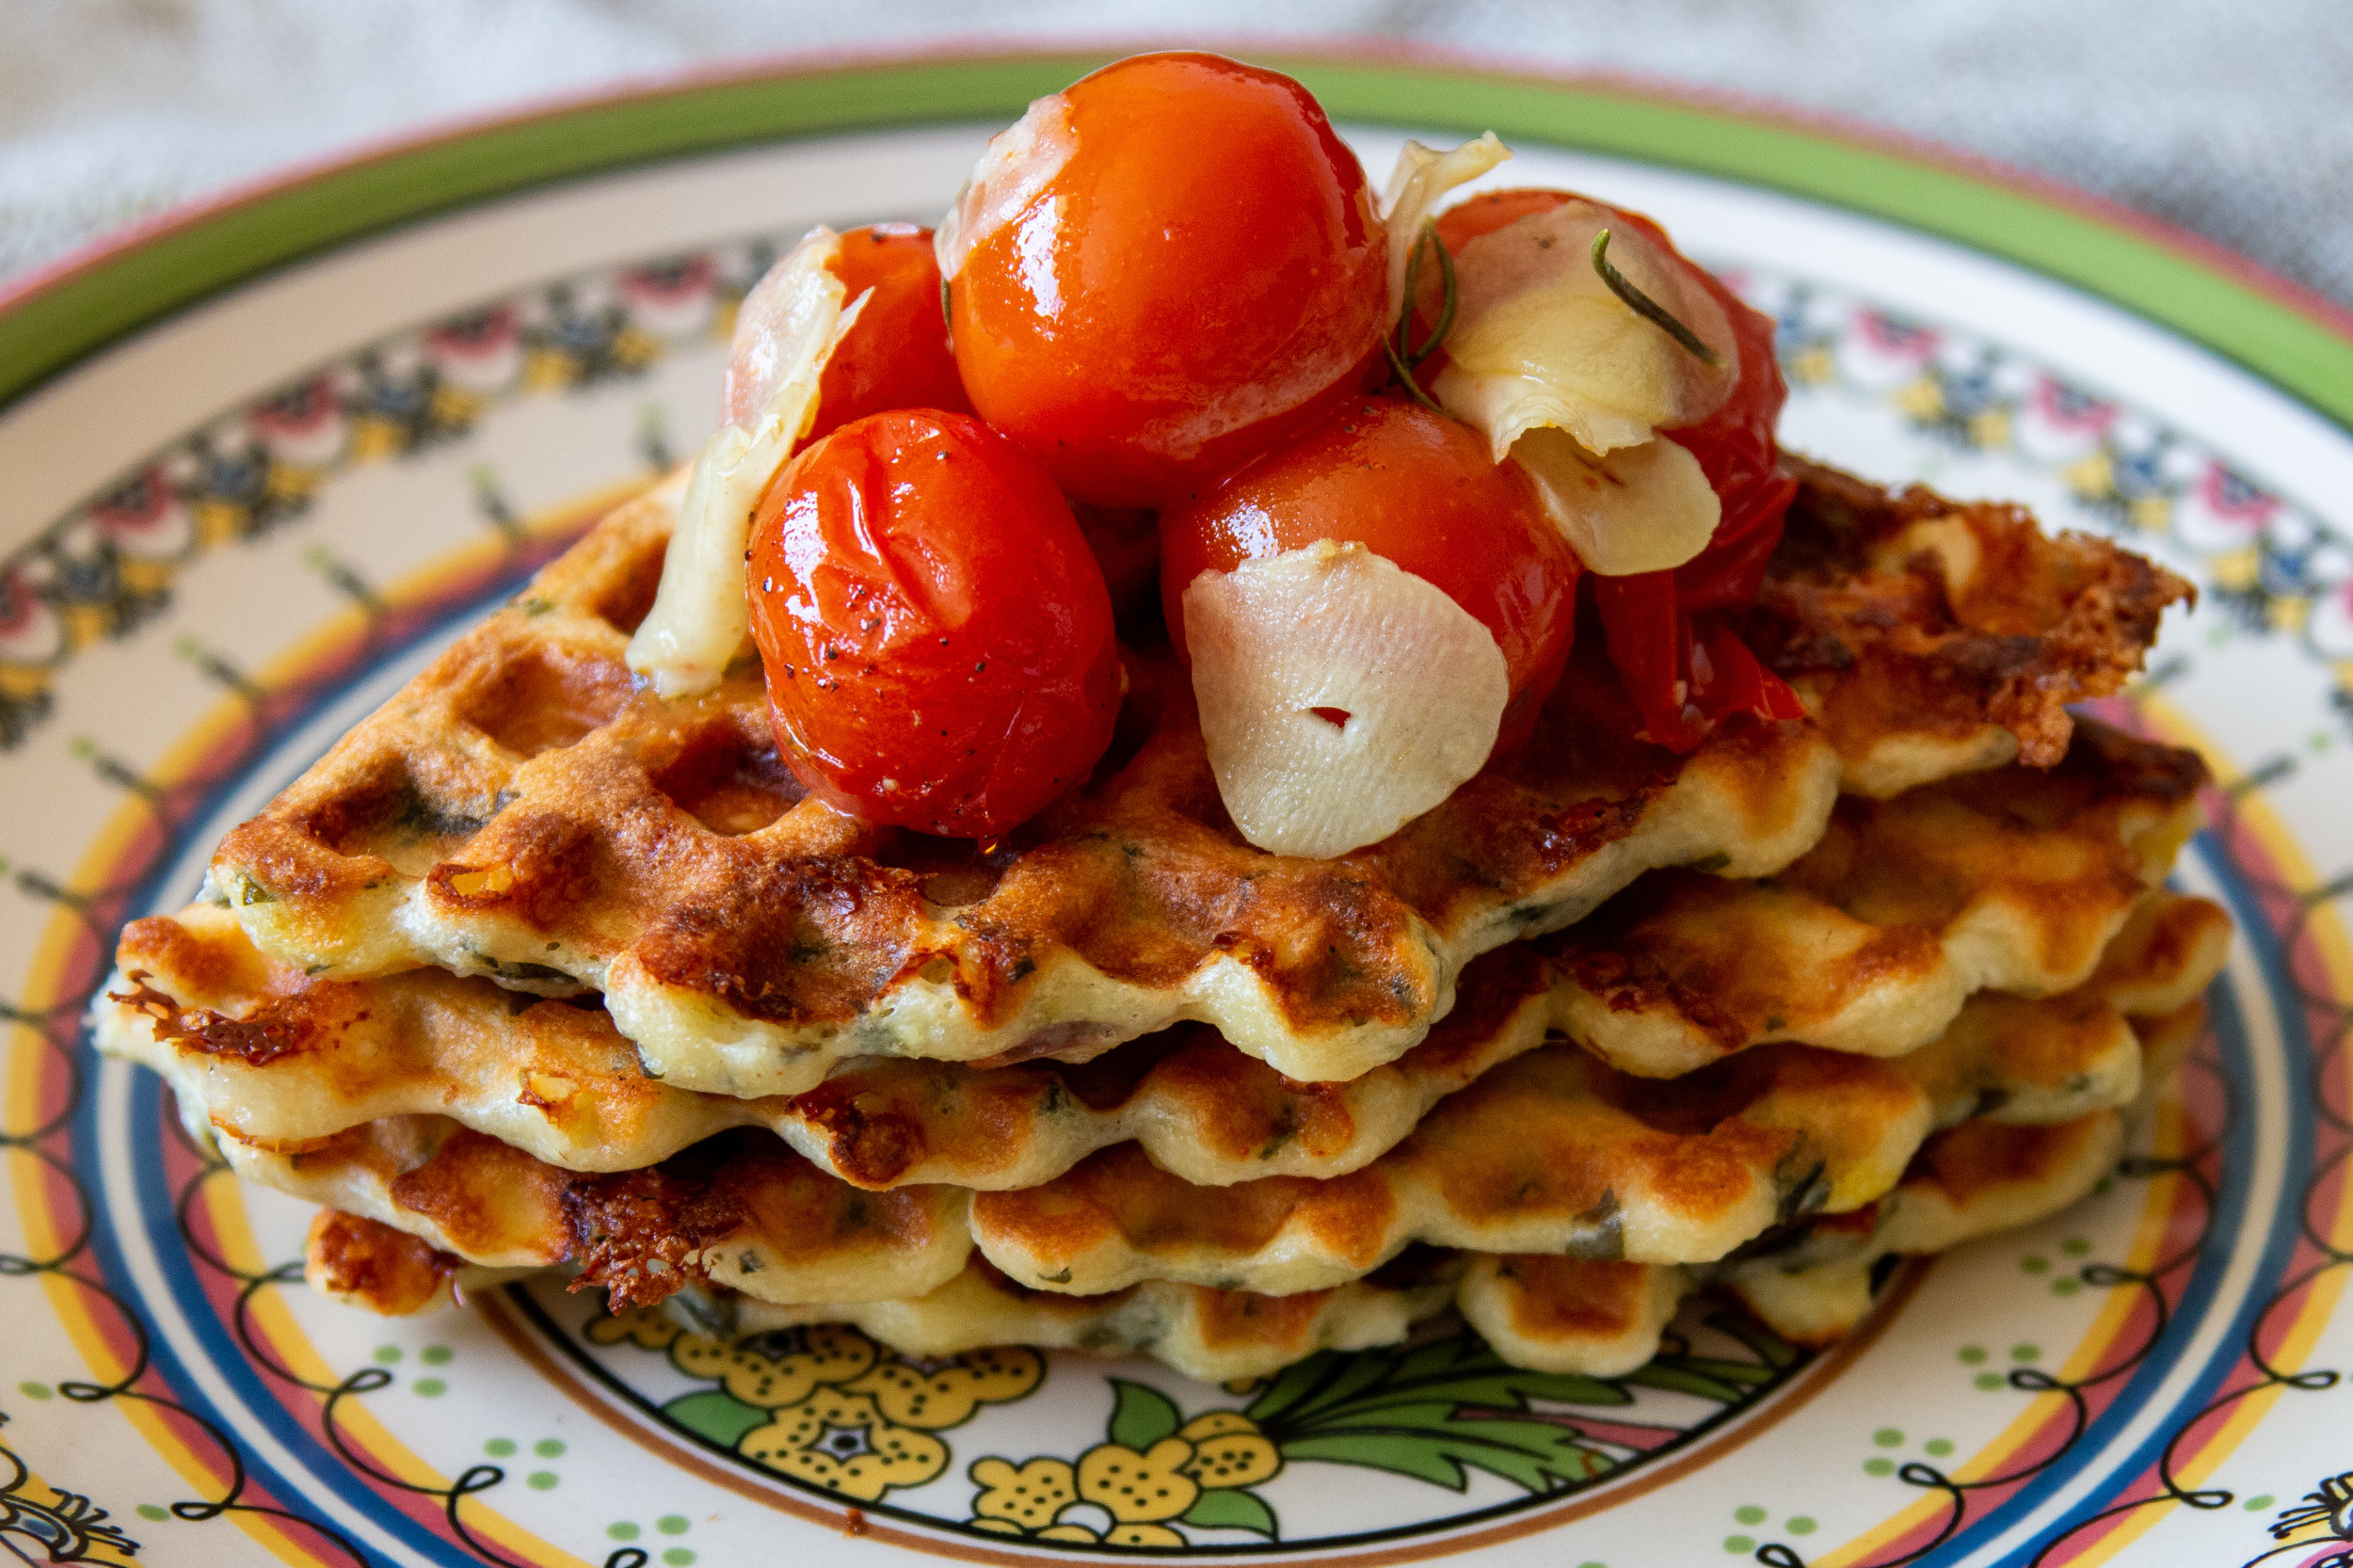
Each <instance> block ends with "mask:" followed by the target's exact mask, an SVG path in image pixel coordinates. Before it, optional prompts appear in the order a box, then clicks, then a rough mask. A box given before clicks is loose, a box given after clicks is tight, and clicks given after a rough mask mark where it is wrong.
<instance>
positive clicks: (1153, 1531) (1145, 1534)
mask: <svg viewBox="0 0 2353 1568" xmlns="http://www.w3.org/2000/svg"><path fill="white" fill-rule="evenodd" d="M1103 1542H1104V1544H1106V1545H1111V1546H1182V1545H1184V1544H1186V1543H1185V1538H1184V1537H1183V1536H1182V1535H1179V1534H1178V1533H1177V1531H1175V1530H1173V1529H1170V1528H1168V1527H1167V1526H1166V1525H1117V1526H1113V1527H1112V1532H1111V1533H1110V1534H1109V1535H1106V1536H1105V1537H1103Z"/></svg>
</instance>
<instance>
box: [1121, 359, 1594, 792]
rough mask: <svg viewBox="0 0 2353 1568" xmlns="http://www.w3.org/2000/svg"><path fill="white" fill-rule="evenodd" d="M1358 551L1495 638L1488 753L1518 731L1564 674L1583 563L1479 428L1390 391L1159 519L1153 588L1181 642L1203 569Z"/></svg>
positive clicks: (1504, 746) (1520, 736) (1507, 744)
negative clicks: (1499, 665)
mask: <svg viewBox="0 0 2353 1568" xmlns="http://www.w3.org/2000/svg"><path fill="white" fill-rule="evenodd" d="M1319 539H1336V540H1339V541H1342V542H1351V541H1353V542H1355V543H1359V544H1362V545H1364V546H1365V547H1366V548H1367V549H1369V550H1370V551H1372V552H1374V553H1375V554H1378V555H1383V556H1386V557H1387V558H1388V559H1389V560H1390V561H1392V562H1394V563H1396V564H1397V565H1398V566H1399V567H1401V568H1403V569H1404V570H1406V571H1409V572H1412V573H1413V574H1414V575H1415V576H1417V577H1420V578H1424V579H1426V580H1427V581H1429V582H1430V583H1432V584H1435V585H1436V586H1437V587H1438V588H1439V589H1440V590H1441V591H1442V592H1444V593H1445V594H1446V596H1447V597H1448V598H1449V599H1451V600H1454V602H1455V603H1457V604H1459V605H1461V606H1462V607H1463V608H1464V609H1465V610H1467V611H1468V612H1470V614H1471V615H1472V616H1473V617H1475V618H1476V619H1477V620H1478V621H1479V622H1480V623H1481V625H1483V626H1485V627H1486V628H1487V630H1488V631H1489V632H1492V633H1493V634H1494V636H1495V639H1496V644H1497V647H1498V648H1501V649H1502V650H1503V664H1504V670H1505V673H1506V675H1507V677H1508V678H1509V680H1510V682H1511V691H1512V696H1511V702H1510V704H1509V706H1507V707H1506V708H1505V710H1504V715H1503V726H1502V733H1501V735H1500V737H1499V738H1498V739H1497V743H1496V744H1497V750H1498V751H1504V750H1509V749H1510V748H1511V747H1512V746H1513V745H1515V744H1518V742H1520V741H1521V740H1524V739H1526V737H1527V733H1528V729H1529V726H1530V725H1532V724H1533V722H1534V720H1535V715H1536V712H1537V711H1538V710H1539V709H1540V708H1542V707H1543V705H1544V699H1545V696H1547V695H1549V694H1550V692H1551V690H1552V687H1553V684H1554V682H1556V681H1557V680H1559V679H1560V677H1561V666H1562V665H1563V664H1565V663H1566V661H1567V659H1568V652H1569V633H1570V631H1571V628H1572V624H1573V620H1574V617H1575V615H1576V606H1577V576H1578V574H1579V572H1580V571H1581V570H1582V569H1583V568H1581V567H1580V566H1579V565H1578V563H1577V554H1576V552H1574V551H1572V550H1570V549H1569V547H1568V544H1567V542H1566V541H1564V540H1563V539H1562V538H1561V532H1560V530H1559V529H1557V528H1555V527H1554V526H1553V525H1552V523H1551V521H1550V520H1547V519H1546V518H1545V513H1544V507H1543V504H1541V503H1540V502H1539V501H1538V500H1537V498H1536V491H1535V487H1534V486H1533V485H1532V484H1531V483H1530V482H1529V478H1528V476H1527V474H1526V473H1524V472H1522V471H1521V470H1520V468H1519V467H1518V465H1516V464H1511V463H1506V464H1502V465H1500V466H1498V465H1497V463H1496V462H1495V461H1494V459H1493V458H1491V457H1490V456H1488V453H1487V443H1486V441H1485V440H1483V439H1482V438H1481V436H1480V435H1479V433H1478V432H1477V431H1475V430H1473V429H1471V428H1470V426H1468V425H1466V424H1463V423H1461V422H1460V421H1458V420H1453V419H1449V418H1447V417H1446V416H1445V415H1443V414H1433V413H1432V412H1431V411H1430V410H1428V409H1427V408H1422V407H1420V406H1419V405H1418V404H1414V403H1408V402H1405V401H1404V400H1402V399H1400V398H1387V397H1368V398H1359V399H1356V400H1354V401H1353V402H1352V403H1350V404H1348V405H1347V406H1345V407H1343V408H1340V409H1338V410H1337V411H1336V412H1335V413H1333V414H1331V415H1330V416H1328V417H1327V418H1326V419H1325V420H1324V422H1323V423H1321V424H1318V425H1316V426H1315V427H1314V428H1313V429H1311V430H1308V431H1306V432H1305V433H1304V434H1302V435H1300V436H1298V437H1296V438H1294V439H1293V440H1290V441H1289V442H1287V443H1286V444H1285V445H1283V446H1281V447H1279V448H1277V449H1276V450H1275V451H1273V452H1270V453H1268V454H1267V455H1266V456H1263V457H1261V458H1259V459H1258V460H1257V462H1255V463H1253V464H1251V465H1250V466H1249V467H1247V468H1245V469H1243V470H1242V471H1241V472H1239V473H1237V474H1235V475H1234V476H1233V477H1232V478H1230V479H1228V480H1227V481H1226V482H1225V484H1223V485H1221V486H1220V487H1218V488H1217V489H1216V490H1215V491H1213V492H1212V493H1210V494H1209V496H1207V497H1205V498H1204V499H1203V500H1201V501H1199V502H1197V503H1195V504H1193V505H1190V506H1187V507H1183V508H1180V509H1177V510H1173V511H1170V512H1166V513H1163V514H1162V515H1161V518H1160V594H1161V606H1162V612H1163V614H1164V615H1165V616H1167V618H1168V627H1169V634H1170V635H1171V636H1172V637H1173V638H1175V639H1176V641H1177V648H1178V651H1179V652H1182V650H1183V648H1184V609H1183V605H1184V592H1185V589H1186V588H1187V587H1188V586H1189V585H1191V584H1192V583H1193V579H1194V578H1195V577H1198V576H1199V575H1200V574H1201V573H1202V572H1205V571H1231V570H1233V569H1234V568H1236V567H1237V566H1240V565H1241V563H1242V562H1244V561H1247V560H1256V559H1261V558H1264V557H1266V556H1271V555H1279V554H1281V553H1283V552H1285V551H1289V550H1300V549H1304V548H1305V547H1306V546H1308V545H1311V544H1314V543H1315V542H1316V541H1318V540H1319Z"/></svg>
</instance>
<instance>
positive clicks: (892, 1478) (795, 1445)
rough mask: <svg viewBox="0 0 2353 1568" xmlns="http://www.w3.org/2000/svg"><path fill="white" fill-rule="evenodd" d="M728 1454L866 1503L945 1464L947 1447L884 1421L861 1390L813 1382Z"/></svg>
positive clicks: (914, 1483) (918, 1480)
mask: <svg viewBox="0 0 2353 1568" xmlns="http://www.w3.org/2000/svg"><path fill="white" fill-rule="evenodd" d="M735 1448H736V1452H738V1453H740V1454H742V1455H743V1456H744V1458H746V1459H748V1460H751V1461H753V1462H754V1463H755V1464H764V1465H766V1466H767V1467H768V1468H769V1469H771V1470H774V1471H776V1473H777V1474H779V1475H784V1476H790V1477H792V1479H793V1480H803V1481H807V1482H808V1484H810V1485H811V1486H822V1487H824V1489H825V1490H826V1491H828V1492H834V1493H838V1494H840V1496H845V1497H855V1498H856V1499H857V1500H858V1501H859V1502H864V1503H871V1502H872V1501H873V1500H874V1499H875V1498H877V1497H879V1496H882V1495H883V1494H884V1493H885V1492H888V1491H889V1490H891V1489H892V1488H893V1487H900V1486H920V1485H922V1484H923V1483H924V1482H925V1481H927V1480H931V1479H932V1478H933V1477H935V1476H936V1475H938V1474H939V1472H940V1471H942V1470H944V1469H946V1468H947V1467H948V1445H946V1444H945V1443H942V1442H941V1441H940V1440H939V1439H938V1438H936V1437H934V1436H933V1435H932V1434H931V1433H929V1432H916V1431H914V1430H912V1429H910V1428H907V1427H903V1426H900V1425H898V1424H897V1423H895V1422H892V1421H889V1420H886V1419H885V1418H884V1416H883V1414H882V1412H881V1411H879V1410H877V1409H876V1408H874V1401H873V1400H872V1399H870V1398H868V1397H867V1396H866V1395H864V1394H852V1393H849V1392H847V1391H845V1390H843V1389H840V1388H833V1387H821V1388H819V1389H817V1390H816V1391H815V1392H814V1393H812V1394H810V1395H808V1396H807V1397H806V1398H804V1399H802V1400H797V1401H795V1402H794V1403H792V1404H791V1405H789V1406H787V1407H785V1408H783V1409H779V1410H778V1411H776V1417H775V1419H773V1420H771V1421H770V1422H769V1423H768V1424H767V1425H766V1426H763V1427H755V1428H753V1429H752V1430H751V1431H750V1432H745V1433H744V1436H743V1439H742V1440H741V1441H740V1442H738V1443H737V1444H736V1446H735Z"/></svg>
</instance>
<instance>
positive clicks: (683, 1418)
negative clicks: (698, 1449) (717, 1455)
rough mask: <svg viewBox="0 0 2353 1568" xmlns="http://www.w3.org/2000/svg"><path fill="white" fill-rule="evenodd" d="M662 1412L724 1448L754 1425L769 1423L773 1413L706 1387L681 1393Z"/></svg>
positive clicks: (733, 1443) (739, 1438) (730, 1446)
mask: <svg viewBox="0 0 2353 1568" xmlns="http://www.w3.org/2000/svg"><path fill="white" fill-rule="evenodd" d="M662 1414H663V1415H664V1416H668V1417H669V1418H670V1419H671V1420H673V1421H676V1422H677V1423H678V1424H679V1425H680V1426H682V1427H684V1428H685V1429H686V1430H687V1431H688V1432H693V1433H694V1434H695V1435H696V1436H697V1437H707V1438H709V1439H711V1441H712V1442H713V1443H716V1444H718V1445H719V1446H720V1447H721V1448H734V1447H735V1445H736V1444H737V1443H739V1442H741V1441H742V1440H743V1437H744V1433H745V1432H749V1431H751V1430H752V1429H753V1428H754V1427H760V1426H765V1425H767V1424H768V1419H769V1414H768V1412H767V1411H764V1410H762V1409H760V1407H759V1406H758V1405H750V1404H745V1403H744V1401H743V1400H739V1399H737V1398H736V1397H735V1396H734V1395H732V1394H730V1393H728V1391H727V1390H726V1389H724V1388H706V1389H704V1390H702V1391H701V1392H700V1393H696V1394H681V1395H680V1396H679V1397H678V1398H677V1399H675V1400H671V1401H670V1402H669V1403H668V1404H665V1405H664V1406H663V1407H662Z"/></svg>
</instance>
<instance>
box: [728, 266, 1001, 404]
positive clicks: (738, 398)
mask: <svg viewBox="0 0 2353 1568" xmlns="http://www.w3.org/2000/svg"><path fill="white" fill-rule="evenodd" d="M825 270H826V271H828V272H830V273H832V274H833V275H834V276H835V277H836V278H838V279H840V280H841V286H842V288H843V289H844V290H845V291H846V297H845V299H844V303H845V304H847V303H849V302H850V301H854V300H856V298H857V297H858V296H860V295H865V296H867V298H866V303H865V304H864V305H862V306H860V307H859V308H858V315H857V320H856V321H855V322H853V323H851V325H850V329H849V331H848V332H846V333H844V334H843V335H842V339H841V341H840V343H839V344H835V346H834V351H833V358H831V359H830V360H826V361H825V368H824V374H823V375H821V376H819V377H818V381H817V418H816V423H815V424H812V425H811V426H810V427H809V432H808V436H807V437H806V438H804V440H808V441H813V440H816V439H817V438H818V437H820V436H823V435H825V434H826V433H827V432H829V431H832V430H835V429H838V428H840V426H842V425H844V424H849V423H850V422H851V421H852V420H854V419H864V418H865V417H866V416H867V415H868V414H879V413H882V412H883V411H885V410H886V409H889V408H946V409H949V410H951V411H953V412H957V413H966V412H969V411H970V409H971V405H970V404H969V403H968V402H966V401H965V396H964V382H963V381H962V379H960V378H959V377H958V376H957V375H956V358H955V356H954V355H953V354H952V353H950V352H949V349H948V324H947V322H946V321H945V320H944V319H942V317H941V315H940V313H939V263H938V262H937V260H936V259H935V258H934V256H933V255H932V232H931V231H930V230H929V229H924V228H920V227H918V226H917V225H915V224H912V223H877V224H874V225H872V227H870V228H865V229H853V230H851V231H849V232H847V233H845V234H843V235H842V236H841V239H840V247H839V248H837V249H836V250H835V252H834V254H833V258H832V260H830V261H829V262H827V263H826V265H825ZM870 291H871V292H870ZM746 306H747V308H752V309H757V308H758V307H757V305H756V303H755V302H753V301H746ZM759 346H760V345H758V344H749V345H740V346H739V349H738V352H737V355H736V357H735V358H736V360H742V361H743V363H742V364H741V365H739V364H738V363H736V362H733V361H731V362H730V363H729V365H728V385H727V393H726V404H727V417H728V422H729V423H731V424H747V423H749V422H750V421H751V419H752V418H753V417H754V416H755V415H757V414H758V413H759V412H760V408H759V405H760V404H761V403H763V402H765V401H766V398H767V394H768V393H769V392H774V391H775V390H776V389H775V387H774V386H773V385H771V384H770V383H771V382H772V381H773V380H774V379H775V378H776V377H775V373H774V371H773V370H772V369H771V368H770V365H771V363H772V361H773V359H774V355H773V353H772V354H771V355H770V356H769V357H768V359H766V360H762V359H761V358H760V355H759V353H758V349H759ZM763 371H766V372H767V374H766V375H764V376H763V375H762V374H761V373H762V372H763Z"/></svg>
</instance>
